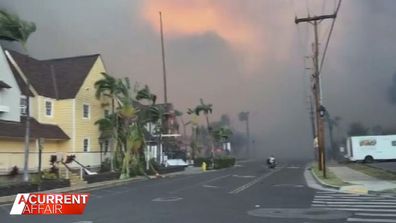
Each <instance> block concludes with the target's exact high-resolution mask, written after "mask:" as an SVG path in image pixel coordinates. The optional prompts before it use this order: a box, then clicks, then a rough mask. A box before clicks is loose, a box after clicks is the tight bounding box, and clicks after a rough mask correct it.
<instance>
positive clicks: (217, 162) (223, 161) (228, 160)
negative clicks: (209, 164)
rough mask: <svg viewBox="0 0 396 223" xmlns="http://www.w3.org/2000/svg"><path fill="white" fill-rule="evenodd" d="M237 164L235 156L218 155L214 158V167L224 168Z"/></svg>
mask: <svg viewBox="0 0 396 223" xmlns="http://www.w3.org/2000/svg"><path fill="white" fill-rule="evenodd" d="M234 165H235V158H234V157H227V156H225V157H217V158H215V159H214V168H215V169H222V168H227V167H231V166H234Z"/></svg>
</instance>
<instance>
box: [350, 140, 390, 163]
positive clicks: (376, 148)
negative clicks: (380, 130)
mask: <svg viewBox="0 0 396 223" xmlns="http://www.w3.org/2000/svg"><path fill="white" fill-rule="evenodd" d="M345 158H347V159H349V160H350V161H364V162H367V163H369V162H373V161H374V160H391V159H396V135H374V136H353V137H349V138H348V139H347V142H346V154H345Z"/></svg>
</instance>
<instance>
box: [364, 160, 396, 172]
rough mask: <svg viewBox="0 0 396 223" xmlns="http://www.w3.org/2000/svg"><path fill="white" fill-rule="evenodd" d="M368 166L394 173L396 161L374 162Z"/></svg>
mask: <svg viewBox="0 0 396 223" xmlns="http://www.w3.org/2000/svg"><path fill="white" fill-rule="evenodd" d="M369 165H370V166H373V167H377V168H381V169H384V170H387V171H390V172H393V173H396V161H388V162H375V163H370V164H369Z"/></svg>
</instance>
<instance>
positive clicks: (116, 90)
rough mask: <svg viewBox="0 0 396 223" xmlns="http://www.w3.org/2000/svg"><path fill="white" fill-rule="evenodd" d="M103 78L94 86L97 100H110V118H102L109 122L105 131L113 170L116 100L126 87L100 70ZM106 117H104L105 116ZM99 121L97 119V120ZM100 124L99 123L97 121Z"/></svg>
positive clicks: (116, 128) (116, 137) (115, 140)
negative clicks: (109, 136) (108, 140)
mask: <svg viewBox="0 0 396 223" xmlns="http://www.w3.org/2000/svg"><path fill="white" fill-rule="evenodd" d="M101 74H102V76H103V78H102V79H100V80H98V81H96V82H95V84H94V86H95V89H96V92H95V96H96V98H97V99H98V100H106V99H109V100H110V101H111V107H110V108H111V114H112V115H111V116H109V117H108V118H111V119H110V120H103V121H102V124H103V123H107V122H111V125H107V127H108V128H111V130H110V129H106V132H107V133H108V132H110V131H111V134H110V135H111V143H110V145H111V153H110V154H111V156H110V169H111V171H114V156H115V153H116V149H117V148H118V147H117V145H118V124H119V122H118V120H117V119H118V116H117V115H116V111H115V109H116V102H119V101H120V95H126V94H127V93H126V92H125V91H126V88H125V87H123V86H122V82H121V81H120V80H117V79H116V78H114V77H112V76H111V75H109V74H107V73H104V72H102V73H101ZM105 119H106V117H105ZM98 122H99V121H98ZM98 124H100V123H98ZM101 127H102V129H101V130H103V128H104V126H103V125H102V126H100V127H99V129H100V128H101Z"/></svg>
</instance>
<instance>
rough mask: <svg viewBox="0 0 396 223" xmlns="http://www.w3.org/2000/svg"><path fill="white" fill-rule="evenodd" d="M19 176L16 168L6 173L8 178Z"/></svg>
mask: <svg viewBox="0 0 396 223" xmlns="http://www.w3.org/2000/svg"><path fill="white" fill-rule="evenodd" d="M18 174H19V168H18V167H17V166H13V167H12V169H11V171H10V172H9V173H8V176H10V177H15V176H16V175H18Z"/></svg>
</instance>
